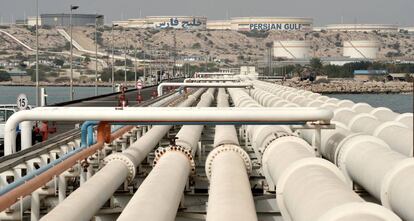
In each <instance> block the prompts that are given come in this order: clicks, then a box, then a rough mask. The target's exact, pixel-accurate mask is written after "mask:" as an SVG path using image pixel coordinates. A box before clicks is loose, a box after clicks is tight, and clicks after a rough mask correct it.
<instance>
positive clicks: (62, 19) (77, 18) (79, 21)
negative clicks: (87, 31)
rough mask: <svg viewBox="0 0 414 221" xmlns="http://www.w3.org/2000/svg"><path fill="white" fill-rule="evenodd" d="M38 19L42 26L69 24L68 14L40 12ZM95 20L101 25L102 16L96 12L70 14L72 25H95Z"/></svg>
mask: <svg viewBox="0 0 414 221" xmlns="http://www.w3.org/2000/svg"><path fill="white" fill-rule="evenodd" d="M97 17H98V18H97ZM40 19H41V20H42V25H44V26H69V24H70V14H64V13H62V14H41V15H40ZM96 19H97V21H96ZM95 22H96V23H97V24H98V25H103V24H104V16H103V15H98V14H72V25H73V26H87V25H95Z"/></svg>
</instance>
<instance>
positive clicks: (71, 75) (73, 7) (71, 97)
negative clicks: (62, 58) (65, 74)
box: [69, 5, 79, 101]
mask: <svg viewBox="0 0 414 221" xmlns="http://www.w3.org/2000/svg"><path fill="white" fill-rule="evenodd" d="M78 8H79V6H77V5H70V16H69V27H70V100H71V101H72V100H73V94H74V91H73V44H72V42H73V41H72V11H73V10H76V9H78Z"/></svg>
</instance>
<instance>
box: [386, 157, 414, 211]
mask: <svg viewBox="0 0 414 221" xmlns="http://www.w3.org/2000/svg"><path fill="white" fill-rule="evenodd" d="M413 167H414V159H413V158H407V159H404V160H402V161H400V162H399V163H398V164H397V165H395V166H394V167H393V168H392V169H391V170H390V171H388V172H387V173H386V174H385V176H384V179H383V180H382V184H381V195H380V197H381V204H382V205H383V206H385V207H387V208H388V209H390V210H394V208H392V206H391V202H390V198H391V195H390V193H389V192H390V190H389V188H390V186H391V184H392V182H393V181H394V178H395V177H396V176H398V175H399V174H400V173H401V172H403V171H405V170H410V169H411V171H412V169H413Z"/></svg>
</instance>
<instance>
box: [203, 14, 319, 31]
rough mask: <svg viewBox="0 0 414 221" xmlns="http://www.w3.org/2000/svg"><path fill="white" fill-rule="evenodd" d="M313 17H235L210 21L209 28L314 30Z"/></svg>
mask: <svg viewBox="0 0 414 221" xmlns="http://www.w3.org/2000/svg"><path fill="white" fill-rule="evenodd" d="M312 25H313V19H311V18H299V17H235V18H231V19H230V20H228V21H223V20H217V21H214V20H213V21H209V22H208V23H207V29H212V30H214V29H215V30H223V29H228V30H235V31H255V30H256V31H297V30H312Z"/></svg>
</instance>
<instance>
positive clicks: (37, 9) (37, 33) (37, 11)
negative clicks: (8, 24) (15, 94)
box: [2, 0, 40, 107]
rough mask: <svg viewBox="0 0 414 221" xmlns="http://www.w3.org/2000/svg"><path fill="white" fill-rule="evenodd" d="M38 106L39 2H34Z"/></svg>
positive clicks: (37, 97) (38, 98) (37, 0)
mask: <svg viewBox="0 0 414 221" xmlns="http://www.w3.org/2000/svg"><path fill="white" fill-rule="evenodd" d="M2 23H3V21H2ZM39 104H40V97H39V0H36V107H39Z"/></svg>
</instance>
